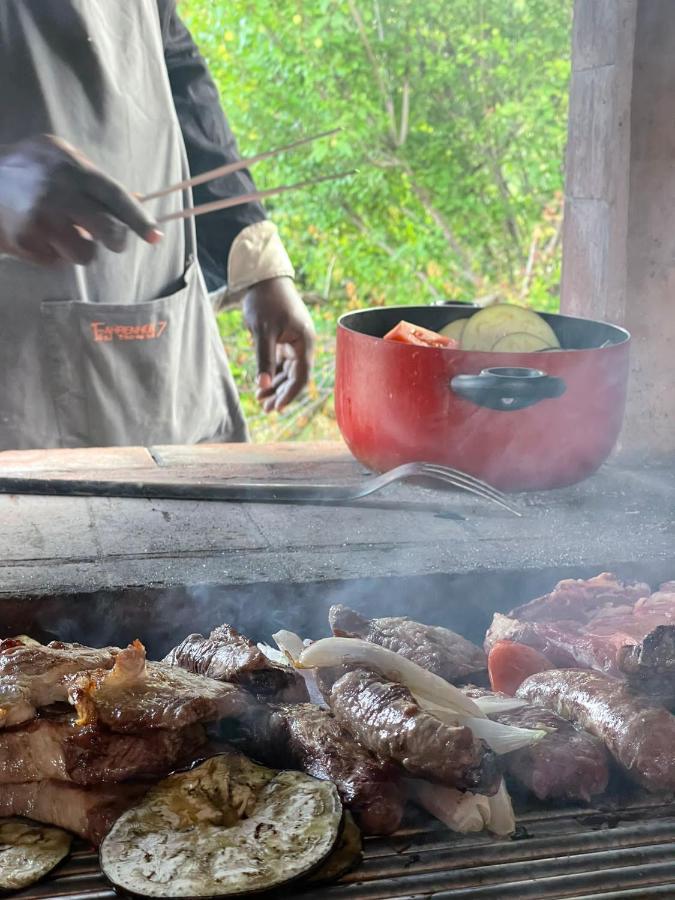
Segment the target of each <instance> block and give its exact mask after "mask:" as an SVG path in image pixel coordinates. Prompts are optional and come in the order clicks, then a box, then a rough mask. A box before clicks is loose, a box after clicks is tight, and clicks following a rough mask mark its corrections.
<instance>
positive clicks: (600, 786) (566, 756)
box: [466, 687, 609, 802]
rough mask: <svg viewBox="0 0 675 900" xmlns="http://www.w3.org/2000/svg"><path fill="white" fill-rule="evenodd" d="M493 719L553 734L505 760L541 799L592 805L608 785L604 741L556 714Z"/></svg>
mask: <svg viewBox="0 0 675 900" xmlns="http://www.w3.org/2000/svg"><path fill="white" fill-rule="evenodd" d="M466 693H467V694H468V696H469V697H473V698H474V699H475V698H477V697H485V696H490V694H491V692H490V691H486V690H484V689H483V688H473V687H472V688H469V689H467V691H466ZM503 696H504V697H505V696H506V695H503ZM490 718H491V719H492V720H493V721H495V722H501V723H502V724H503V725H515V726H517V727H519V728H533V729H537V728H543V729H545V730H546V731H548V732H549V733H548V734H547V735H546V737H544V738H542V739H541V740H540V741H537V742H536V743H535V744H532V745H531V746H529V747H523V748H522V749H520V750H514V751H513V752H512V753H507V754H506V755H505V756H503V757H501V761H502V762H503V764H504V766H505V769H506V772H507V773H508V774H509V775H510V776H511V777H512V778H514V779H515V780H516V781H518V782H520V784H522V785H524V786H525V787H526V788H527V789H528V790H529V791H532V793H533V794H534V795H535V796H536V797H538V798H539V799H540V800H546V799H548V798H549V797H564V798H567V799H569V800H584V801H586V802H588V801H589V800H590V799H591V797H593V796H594V795H595V794H601V793H602V792H603V791H604V790H605V788H606V787H607V781H608V779H609V758H608V754H607V750H606V749H605V746H604V744H603V743H602V741H601V740H599V739H598V738H596V737H593V735H591V734H589V733H588V732H587V731H581V730H579V729H577V728H575V727H574V725H572V723H571V722H569V721H568V720H567V719H563V718H562V716H559V715H558V714H557V713H555V712H553V710H550V709H544V708H542V707H536V706H524V707H522V708H521V709H515V710H512V711H511V712H503V713H498V714H497V715H491V716H490Z"/></svg>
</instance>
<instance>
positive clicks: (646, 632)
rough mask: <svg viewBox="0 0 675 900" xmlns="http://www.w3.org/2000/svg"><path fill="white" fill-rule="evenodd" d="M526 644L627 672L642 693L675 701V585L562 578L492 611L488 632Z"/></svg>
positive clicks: (566, 662)
mask: <svg viewBox="0 0 675 900" xmlns="http://www.w3.org/2000/svg"><path fill="white" fill-rule="evenodd" d="M500 639H507V640H511V641H517V642H519V643H523V644H528V645H529V646H530V647H534V648H535V649H536V650H539V651H541V652H542V653H543V654H544V655H545V656H546V657H547V658H548V659H549V660H550V661H551V663H552V664H553V665H554V666H560V667H571V668H578V667H583V668H589V669H596V670H598V671H600V672H604V673H606V674H608V675H613V676H616V677H625V678H626V679H627V680H628V682H629V683H630V684H631V686H632V687H633V688H634V689H635V690H638V691H642V692H644V693H646V694H648V695H649V696H650V697H655V698H657V699H659V701H660V702H662V703H664V704H666V705H669V706H672V705H673V704H674V703H675V591H673V590H672V589H671V588H670V587H669V585H662V589H661V590H660V591H658V592H657V593H655V594H650V592H649V588H648V586H647V585H645V584H634V585H625V584H623V583H621V582H620V581H618V580H617V579H616V578H615V576H613V575H599V576H598V577H597V578H591V579H589V580H588V581H573V580H567V581H561V582H560V583H559V584H558V585H557V586H556V587H555V588H554V590H553V591H552V592H551V593H550V594H547V595H545V596H544V597H539V598H538V599H536V600H532V601H531V602H530V603H526V604H524V605H523V606H520V607H517V608H516V609H514V610H513V611H512V612H510V613H509V614H508V616H504V615H501V614H500V613H497V614H495V616H494V619H493V622H492V625H491V626H490V629H489V631H488V633H487V636H486V641H485V647H486V650H489V649H490V648H491V647H492V646H493V645H494V644H495V643H496V642H497V641H498V640H500Z"/></svg>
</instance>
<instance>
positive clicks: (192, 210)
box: [157, 169, 357, 223]
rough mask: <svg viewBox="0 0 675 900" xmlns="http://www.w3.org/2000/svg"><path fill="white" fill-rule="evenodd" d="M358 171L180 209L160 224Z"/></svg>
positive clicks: (350, 174) (271, 195) (346, 175)
mask: <svg viewBox="0 0 675 900" xmlns="http://www.w3.org/2000/svg"><path fill="white" fill-rule="evenodd" d="M356 173H357V170H356V169H352V170H351V171H350V172H337V173H336V174H334V175H322V176H321V177H320V178H309V179H307V181H299V182H297V183H296V184H282V185H281V186H280V187H275V188H268V190H266V191H252V192H251V193H250V194H239V195H238V196H236V197H229V198H228V199H227V200H214V201H213V202H212V203H203V204H202V205H201V206H193V207H189V208H188V209H179V210H177V211H176V212H172V213H169V214H168V215H166V216H160V218H159V219H157V222H158V223H162V222H171V221H173V220H174V219H189V218H190V216H201V215H204V213H210V212H215V211H216V210H217V209H229V208H230V207H232V206H241V205H242V204H244V203H253V202H254V201H256V200H264V199H265V198H266V197H274V196H276V195H277V194H285V193H286V191H297V190H300V188H305V187H310V186H311V185H315V184H321V183H322V182H324V181H336V180H337V179H338V178H349V177H350V176H352V175H356Z"/></svg>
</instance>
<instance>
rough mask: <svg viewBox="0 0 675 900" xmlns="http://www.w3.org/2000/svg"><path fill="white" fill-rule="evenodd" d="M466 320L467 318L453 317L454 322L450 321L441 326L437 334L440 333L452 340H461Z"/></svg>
mask: <svg viewBox="0 0 675 900" xmlns="http://www.w3.org/2000/svg"><path fill="white" fill-rule="evenodd" d="M468 321H469V320H468V319H455V321H454V322H450V324H449V325H445V326H444V327H443V328H441V330H440V331H439V334H442V335H443V336H444V337H449V338H452V340H453V341H457V342H461V340H462V332H463V331H464V327H465V325H466V323H467V322H468Z"/></svg>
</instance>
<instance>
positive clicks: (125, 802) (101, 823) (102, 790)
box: [0, 781, 150, 846]
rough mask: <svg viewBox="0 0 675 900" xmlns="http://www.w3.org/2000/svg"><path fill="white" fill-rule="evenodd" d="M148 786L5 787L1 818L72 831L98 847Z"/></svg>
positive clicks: (40, 783)
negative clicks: (23, 817) (15, 817)
mask: <svg viewBox="0 0 675 900" xmlns="http://www.w3.org/2000/svg"><path fill="white" fill-rule="evenodd" d="M149 786H150V785H148V784H143V783H141V782H129V783H127V784H115V785H106V786H105V787H94V788H83V787H77V786H76V785H73V784H66V783H65V782H62V781H32V782H28V783H26V784H7V785H3V786H2V790H0V816H3V817H4V816H25V817H26V818H28V819H35V821H36V822H44V823H46V824H47V825H56V826H57V827H58V828H65V830H66V831H72V832H73V833H74V834H77V835H79V836H80V837H82V838H84V839H85V840H88V841H91V843H92V844H94V845H95V846H96V845H98V844H99V843H100V842H101V841H102V840H103V838H104V837H105V836H106V834H107V833H108V831H110V829H111V828H112V826H113V823H114V822H115V820H116V819H117V818H118V817H119V816H120V815H121V813H123V812H124V811H125V810H126V809H128V808H129V807H130V806H132V805H133V804H134V803H136V802H137V800H138V799H139V798H140V797H142V796H143V794H145V793H146V791H147V790H148V787H149Z"/></svg>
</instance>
